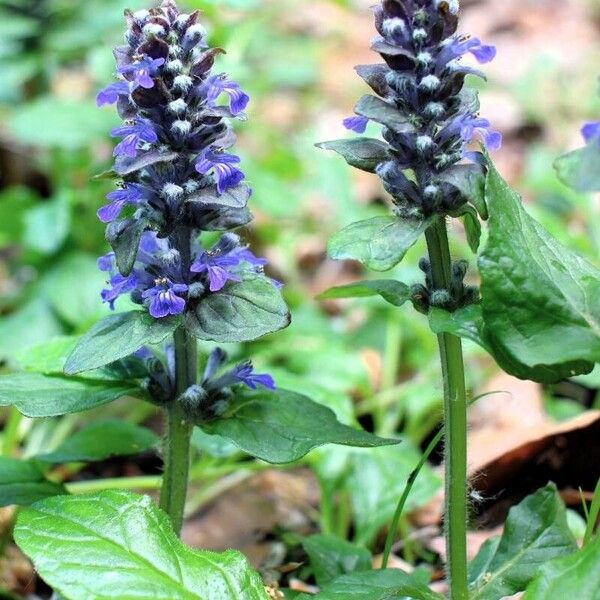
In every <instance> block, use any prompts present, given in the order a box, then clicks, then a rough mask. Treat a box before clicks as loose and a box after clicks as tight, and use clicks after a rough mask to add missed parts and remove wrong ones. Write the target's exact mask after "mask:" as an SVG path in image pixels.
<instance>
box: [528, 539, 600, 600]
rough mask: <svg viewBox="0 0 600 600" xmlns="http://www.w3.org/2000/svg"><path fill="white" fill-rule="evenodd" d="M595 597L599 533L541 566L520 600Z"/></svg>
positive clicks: (599, 593) (598, 593)
mask: <svg viewBox="0 0 600 600" xmlns="http://www.w3.org/2000/svg"><path fill="white" fill-rule="evenodd" d="M565 598H576V599H577V600H598V599H599V598H600V535H596V537H595V538H593V539H592V540H591V541H590V542H589V543H588V544H586V545H585V546H584V547H583V548H582V549H581V550H578V551H577V552H575V553H574V554H571V555H569V556H565V557H561V558H556V559H554V560H552V561H550V562H548V563H546V564H544V565H542V566H541V568H540V572H539V575H538V576H537V578H536V579H535V580H534V581H533V582H532V583H531V584H530V585H529V586H528V587H527V592H526V593H525V596H524V597H523V600H564V599H565Z"/></svg>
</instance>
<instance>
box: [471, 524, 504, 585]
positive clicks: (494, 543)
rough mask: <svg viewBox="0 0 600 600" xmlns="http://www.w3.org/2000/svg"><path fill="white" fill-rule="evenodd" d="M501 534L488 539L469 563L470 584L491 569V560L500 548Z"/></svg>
mask: <svg viewBox="0 0 600 600" xmlns="http://www.w3.org/2000/svg"><path fill="white" fill-rule="evenodd" d="M499 543H500V536H499V535H497V536H495V537H492V538H490V539H489V540H486V541H485V542H484V543H483V544H482V545H481V547H480V548H479V552H477V556H476V557H475V558H474V559H473V560H472V561H471V562H470V563H469V576H468V578H469V585H472V584H474V583H475V582H476V581H477V580H478V579H479V578H480V577H483V576H484V575H485V574H486V573H487V572H489V570H490V562H491V561H492V558H494V555H495V554H496V552H497V550H498V544H499Z"/></svg>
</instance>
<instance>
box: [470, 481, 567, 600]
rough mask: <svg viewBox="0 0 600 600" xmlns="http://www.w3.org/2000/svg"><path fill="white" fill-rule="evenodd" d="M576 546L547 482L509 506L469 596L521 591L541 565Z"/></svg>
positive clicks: (483, 599)
mask: <svg viewBox="0 0 600 600" xmlns="http://www.w3.org/2000/svg"><path fill="white" fill-rule="evenodd" d="M576 548H577V544H576V543H575V539H574V538H573V535H572V534H571V532H570V530H569V526H568V524H567V516H566V513H565V507H564V505H563V503H562V501H561V500H560V498H559V496H558V494H557V492H556V487H555V486H554V485H547V486H546V487H545V488H542V489H540V490H538V491H537V492H535V493H534V494H532V495H531V496H527V498H525V499H524V500H523V501H522V502H521V503H520V504H518V505H517V506H514V507H513V508H511V510H510V512H509V513H508V518H507V519H506V522H505V524H504V533H503V534H502V538H501V539H500V542H499V544H498V548H497V549H496V552H495V553H494V555H493V557H491V558H487V557H486V562H487V567H486V570H485V571H484V572H483V573H482V574H481V575H480V577H479V578H477V579H476V580H475V582H474V584H473V586H472V592H473V594H472V596H471V597H472V599H473V600H498V598H502V597H504V596H511V595H512V594H515V593H517V592H522V591H524V590H525V588H526V587H527V585H528V584H529V582H530V581H532V580H533V579H534V578H535V577H536V576H537V575H538V573H539V572H540V568H541V567H542V565H544V564H546V563H547V562H548V561H550V560H551V559H553V558H556V557H558V556H564V555H567V554H571V553H572V552H574V551H575V550H576ZM488 550H489V548H487V549H486V548H484V549H482V551H483V552H486V553H487V552H488ZM475 560H476V561H477V560H478V558H477V557H476V559H475ZM536 600H537V598H536Z"/></svg>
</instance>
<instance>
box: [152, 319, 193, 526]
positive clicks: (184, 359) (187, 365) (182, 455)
mask: <svg viewBox="0 0 600 600" xmlns="http://www.w3.org/2000/svg"><path fill="white" fill-rule="evenodd" d="M174 337H175V373H176V375H175V377H176V391H177V395H179V394H182V393H183V392H185V390H186V389H187V388H188V387H189V386H191V385H194V383H196V376H197V368H198V367H197V349H196V340H195V339H194V338H193V337H191V336H190V334H189V333H188V332H187V331H186V330H185V328H183V327H180V328H179V329H177V330H176V331H175V336H174ZM192 428H193V425H192V423H190V422H189V421H188V420H187V418H186V416H185V413H184V412H183V409H182V408H181V406H180V405H179V404H177V403H176V402H175V401H173V402H172V403H171V404H170V405H169V406H168V408H167V409H166V437H165V442H164V449H163V454H164V472H163V482H162V489H161V492H160V507H161V508H162V509H163V510H164V511H165V512H166V513H167V514H168V515H169V517H170V518H171V522H172V524H173V528H174V529H175V531H176V532H177V533H179V532H180V531H181V526H182V524H183V510H184V507H185V498H186V494H187V486H188V473H189V467H190V438H191V436H192Z"/></svg>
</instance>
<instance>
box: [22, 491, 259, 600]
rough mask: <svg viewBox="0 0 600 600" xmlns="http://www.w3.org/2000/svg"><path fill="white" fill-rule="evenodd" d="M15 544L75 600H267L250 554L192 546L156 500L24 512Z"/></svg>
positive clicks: (104, 497) (80, 501) (73, 503)
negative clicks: (196, 548) (111, 599)
mask: <svg viewBox="0 0 600 600" xmlns="http://www.w3.org/2000/svg"><path fill="white" fill-rule="evenodd" d="M14 536H15V541H16V542H17V544H18V545H19V547H20V548H21V550H23V552H25V553H26V554H27V555H28V556H29V557H30V558H31V559H32V561H33V564H34V565H35V568H36V570H37V571H38V573H39V574H40V575H41V577H42V578H43V579H44V580H45V581H46V582H47V583H48V584H49V585H50V586H51V587H53V588H54V589H55V590H57V591H58V592H59V593H60V594H61V595H63V596H65V598H69V600H107V599H108V598H118V599H119V600H140V599H142V598H143V599H144V600H153V599H156V600H159V599H160V600H167V599H168V600H193V599H196V600H225V599H226V598H227V599H229V598H231V599H232V600H233V599H235V600H267V596H266V593H265V591H264V588H263V585H262V582H261V580H260V577H259V576H258V574H257V573H255V572H254V571H252V569H251V568H250V567H249V565H248V561H247V560H246V558H244V556H242V554H240V553H239V552H236V551H233V550H229V551H227V552H224V553H222V554H218V553H215V552H209V551H201V550H192V549H191V548H188V547H186V546H184V545H183V544H182V543H181V542H180V541H179V539H177V536H176V535H175V533H174V532H173V530H172V528H171V525H170V523H169V520H168V518H167V515H166V514H165V513H163V512H162V511H161V510H160V509H159V508H158V507H157V506H155V504H154V503H153V502H152V500H151V499H150V498H149V497H148V496H138V495H137V494H132V493H130V492H125V491H114V490H113V491H104V492H101V493H99V494H96V495H88V496H58V497H54V498H48V499H47V500H43V501H41V502H38V503H36V504H35V505H34V506H32V507H29V508H26V509H23V510H22V511H21V512H20V514H19V518H18V520H17V525H16V527H15V533H14Z"/></svg>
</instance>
